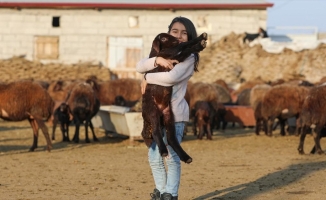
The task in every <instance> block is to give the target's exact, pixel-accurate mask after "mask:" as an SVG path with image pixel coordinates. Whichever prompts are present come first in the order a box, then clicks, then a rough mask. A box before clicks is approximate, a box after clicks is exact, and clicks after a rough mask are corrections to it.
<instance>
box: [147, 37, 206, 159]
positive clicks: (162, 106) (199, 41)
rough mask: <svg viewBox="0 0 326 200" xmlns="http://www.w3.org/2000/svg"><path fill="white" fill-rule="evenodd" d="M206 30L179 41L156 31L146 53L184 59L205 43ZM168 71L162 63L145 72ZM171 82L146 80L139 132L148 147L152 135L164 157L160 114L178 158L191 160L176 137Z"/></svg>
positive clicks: (153, 55)
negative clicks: (157, 83)
mask: <svg viewBox="0 0 326 200" xmlns="http://www.w3.org/2000/svg"><path fill="white" fill-rule="evenodd" d="M206 40H207V34H206V33H203V34H202V35H200V36H199V37H197V38H195V39H193V40H190V41H188V42H182V43H180V44H179V40H178V38H176V37H173V36H172V35H170V34H167V33H160V34H158V35H157V36H156V37H155V39H154V40H153V43H152V49H151V52H150V55H149V57H150V58H151V57H155V56H157V57H163V58H166V59H173V60H178V61H179V62H182V61H184V60H185V59H186V58H187V57H189V56H190V55H191V54H192V53H195V52H199V51H202V50H203V49H204V48H205V47H206ZM165 71H169V69H166V68H164V67H162V66H157V67H156V68H154V69H153V70H151V71H149V72H148V73H155V72H165ZM171 96H172V86H170V87H164V86H160V85H154V84H147V86H146V90H145V94H143V98H142V100H143V104H142V116H143V121H144V126H143V130H142V136H143V138H144V141H145V143H146V145H147V146H148V147H149V146H150V145H151V144H152V141H153V139H154V140H155V142H156V144H157V145H158V148H159V151H160V154H161V155H162V156H163V157H165V156H167V155H168V150H167V148H166V146H165V144H164V142H163V137H162V134H161V122H160V121H161V119H160V118H161V117H162V118H163V124H164V126H165V128H166V138H167V141H168V144H169V145H170V146H171V147H172V148H173V150H174V151H175V152H176V153H177V154H178V156H179V158H180V160H182V161H183V162H185V163H191V162H192V158H191V157H190V156H189V155H188V154H187V153H186V152H185V151H184V150H183V149H182V147H181V146H180V144H179V142H178V141H177V139H176V135H175V127H174V116H173V112H172V108H171Z"/></svg>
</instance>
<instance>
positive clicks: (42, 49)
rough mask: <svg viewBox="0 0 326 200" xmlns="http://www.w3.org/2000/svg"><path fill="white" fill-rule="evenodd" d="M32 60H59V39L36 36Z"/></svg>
mask: <svg viewBox="0 0 326 200" xmlns="http://www.w3.org/2000/svg"><path fill="white" fill-rule="evenodd" d="M34 58H35V59H37V60H41V59H58V58H59V37H58V36H36V37H35V49H34Z"/></svg>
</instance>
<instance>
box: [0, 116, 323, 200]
mask: <svg viewBox="0 0 326 200" xmlns="http://www.w3.org/2000/svg"><path fill="white" fill-rule="evenodd" d="M188 128H189V127H188ZM49 131H50V132H51V131H52V127H51V126H49ZM73 131H74V127H73V126H71V127H70V133H73ZM81 131H82V133H83V132H84V129H82V130H81ZM253 131H254V130H253V129H242V128H239V127H237V128H231V127H229V128H228V129H227V130H226V131H224V132H218V131H215V132H214V137H213V141H208V140H206V139H205V140H202V141H199V140H197V139H196V138H195V137H194V136H193V135H192V133H188V135H187V136H185V138H184V141H183V143H182V146H183V148H184V149H185V150H186V151H187V152H188V153H189V155H190V156H192V158H193V163H191V164H189V165H188V164H185V163H183V164H182V177H181V186H180V192H179V199H180V200H190V199H196V200H199V199H220V200H224V199H235V200H243V199H248V200H249V199H250V200H256V199H257V200H260V199H264V200H266V199H269V200H270V199H275V200H284V199H286V200H292V199H293V200H298V199H299V200H305V199H308V200H319V199H325V195H326V190H325V188H324V184H325V177H326V170H325V168H326V156H325V155H309V154H306V155H299V154H298V152H297V150H296V149H297V146H298V142H299V138H298V137H296V136H284V137H282V136H280V134H279V131H278V130H276V131H275V132H274V136H273V137H267V136H265V135H260V136H256V135H255V134H254V132H253ZM56 133H57V135H56V136H57V140H56V141H54V142H53V150H52V151H51V152H50V153H48V152H46V151H45V150H44V148H45V139H44V136H43V134H42V133H40V135H39V148H38V149H37V150H36V151H35V152H28V149H29V147H30V146H31V145H32V130H31V128H30V127H29V124H28V122H27V121H23V122H2V121H0V199H5V200H10V199H14V200H18V199H22V200H27V199H31V200H32V199H38V200H39V199H47V200H57V199H60V200H65V199H69V200H72V199H78V200H80V199H85V200H93V199H94V200H97V199H98V200H102V199H103V200H104V199H105V200H111V199H112V200H120V199H124V200H132V199H140V200H147V199H150V195H149V193H150V192H152V190H153V189H154V181H153V179H152V176H151V171H150V168H149V165H148V161H147V149H146V146H145V144H144V143H143V142H141V141H135V142H130V141H129V140H128V139H121V138H119V137H108V136H107V135H105V133H104V131H103V130H100V129H96V134H97V136H98V137H99V139H100V142H98V143H94V142H92V143H90V144H85V142H84V135H83V134H82V135H81V142H80V143H79V144H73V143H62V142H61V133H60V130H59V129H57V132H56ZM70 136H72V134H71V135H70ZM321 145H322V147H324V148H326V144H325V140H322V144H321ZM312 146H313V139H312V136H310V135H309V136H307V138H306V144H305V152H306V153H308V152H309V151H310V150H311V148H312Z"/></svg>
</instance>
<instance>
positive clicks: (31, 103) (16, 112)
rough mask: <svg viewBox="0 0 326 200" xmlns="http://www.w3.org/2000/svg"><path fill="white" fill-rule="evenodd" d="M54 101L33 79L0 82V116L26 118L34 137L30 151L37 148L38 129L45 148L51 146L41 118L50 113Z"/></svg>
mask: <svg viewBox="0 0 326 200" xmlns="http://www.w3.org/2000/svg"><path fill="white" fill-rule="evenodd" d="M53 106H54V102H53V100H52V99H51V97H50V95H49V94H48V93H47V91H46V90H45V89H43V88H42V86H41V85H40V84H38V83H35V82H33V81H16V82H12V83H8V84H0V111H1V112H0V118H2V119H4V120H8V121H22V120H26V119H27V120H28V121H29V123H30V124H31V127H32V129H33V134H34V139H33V145H32V147H31V148H30V151H34V150H35V149H36V148H37V142H38V130H39V128H40V129H41V130H42V132H43V134H44V137H45V139H46V142H47V150H48V151H50V150H51V148H52V144H51V140H50V136H49V133H48V128H47V127H46V125H45V123H44V121H43V120H47V119H48V118H49V117H50V116H51V114H52V109H53Z"/></svg>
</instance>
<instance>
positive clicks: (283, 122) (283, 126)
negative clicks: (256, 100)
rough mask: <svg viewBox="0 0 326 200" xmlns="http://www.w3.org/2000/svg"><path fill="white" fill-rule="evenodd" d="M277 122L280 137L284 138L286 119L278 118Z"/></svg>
mask: <svg viewBox="0 0 326 200" xmlns="http://www.w3.org/2000/svg"><path fill="white" fill-rule="evenodd" d="M279 122H280V128H281V132H280V134H281V135H282V136H285V122H286V119H281V118H279Z"/></svg>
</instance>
